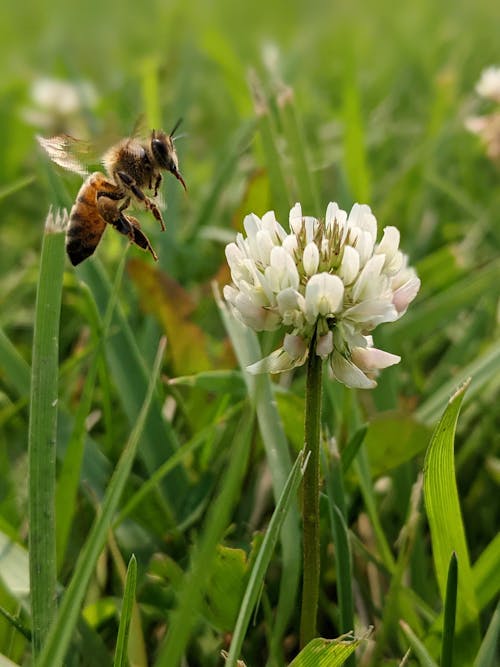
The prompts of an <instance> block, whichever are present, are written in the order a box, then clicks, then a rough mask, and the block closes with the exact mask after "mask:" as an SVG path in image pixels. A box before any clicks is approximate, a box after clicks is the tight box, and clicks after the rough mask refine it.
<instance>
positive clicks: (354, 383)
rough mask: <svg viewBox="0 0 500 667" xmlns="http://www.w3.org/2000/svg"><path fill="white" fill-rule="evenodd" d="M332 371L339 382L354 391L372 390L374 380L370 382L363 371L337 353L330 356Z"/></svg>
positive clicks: (374, 385)
mask: <svg viewBox="0 0 500 667" xmlns="http://www.w3.org/2000/svg"><path fill="white" fill-rule="evenodd" d="M332 371H333V374H334V376H335V377H336V379H337V380H338V381H339V382H342V383H343V384H345V385H347V386H348V387H353V388H354V389H373V387H376V386H377V383H376V382H375V380H370V378H368V377H367V376H366V375H365V374H364V373H363V371H361V370H360V369H359V368H358V367H357V366H355V365H354V364H353V363H352V362H351V361H349V360H348V359H346V358H345V357H343V356H342V355H341V354H339V353H338V352H334V353H333V355H332Z"/></svg>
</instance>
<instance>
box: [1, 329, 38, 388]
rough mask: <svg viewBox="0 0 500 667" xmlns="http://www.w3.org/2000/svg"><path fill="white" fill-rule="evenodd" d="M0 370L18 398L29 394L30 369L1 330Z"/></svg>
mask: <svg viewBox="0 0 500 667" xmlns="http://www.w3.org/2000/svg"><path fill="white" fill-rule="evenodd" d="M0 369H1V371H2V375H3V377H4V378H5V380H6V381H7V382H8V383H9V384H10V385H12V386H13V387H14V389H15V390H16V392H17V393H18V394H19V396H27V395H28V394H29V390H30V372H31V371H30V367H29V365H28V364H27V363H26V361H25V360H24V359H23V358H22V356H21V355H20V354H19V352H18V351H17V350H16V348H15V347H14V345H13V344H12V342H11V340H10V339H9V338H8V337H7V335H6V334H5V332H4V331H3V329H0Z"/></svg>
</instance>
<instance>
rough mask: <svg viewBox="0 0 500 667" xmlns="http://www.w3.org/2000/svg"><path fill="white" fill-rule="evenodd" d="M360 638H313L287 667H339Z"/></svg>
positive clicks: (356, 645)
mask: <svg viewBox="0 0 500 667" xmlns="http://www.w3.org/2000/svg"><path fill="white" fill-rule="evenodd" d="M361 641H362V640H361V639H351V640H350V641H346V640H345V639H343V638H342V637H339V639H321V638H317V639H313V640H312V641H310V642H309V644H307V646H306V647H305V648H304V649H302V651H301V652H300V653H299V655H298V656H297V657H296V658H295V659H294V660H292V662H291V663H290V665H289V667H340V666H341V665H344V664H345V662H346V660H347V659H348V658H349V656H350V655H352V654H353V653H354V651H355V650H356V649H357V647H358V646H359V645H360V643H361Z"/></svg>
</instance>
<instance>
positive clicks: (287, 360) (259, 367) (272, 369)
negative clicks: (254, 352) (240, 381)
mask: <svg viewBox="0 0 500 667" xmlns="http://www.w3.org/2000/svg"><path fill="white" fill-rule="evenodd" d="M306 358H307V348H306V354H305V356H304V358H294V357H291V356H290V355H289V354H288V352H287V351H286V350H285V349H284V348H283V347H280V348H279V349H278V350H275V351H274V352H271V354H270V355H269V356H268V357H264V359H261V360H260V361H257V362H255V363H254V364H251V365H250V366H247V371H248V372H249V373H252V374H254V375H256V374H257V373H283V372H284V371H290V370H292V368H295V367H296V366H302V364H303V363H304V362H305V360H306Z"/></svg>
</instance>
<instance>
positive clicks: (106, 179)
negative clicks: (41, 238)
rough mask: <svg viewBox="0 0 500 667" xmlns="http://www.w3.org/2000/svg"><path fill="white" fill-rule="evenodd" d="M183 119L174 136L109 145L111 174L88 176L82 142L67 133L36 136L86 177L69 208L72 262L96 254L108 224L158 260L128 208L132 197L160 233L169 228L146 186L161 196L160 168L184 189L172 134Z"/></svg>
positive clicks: (160, 133)
mask: <svg viewBox="0 0 500 667" xmlns="http://www.w3.org/2000/svg"><path fill="white" fill-rule="evenodd" d="M179 123H180V121H179V122H177V123H176V125H175V127H174V129H173V130H172V132H171V133H170V134H166V133H165V132H163V130H153V131H152V132H151V136H150V137H149V139H147V140H140V139H138V138H135V137H128V138H126V139H122V140H121V141H119V142H118V143H117V144H115V145H114V146H112V147H111V148H109V149H108V151H106V153H105V154H104V156H103V157H102V163H103V165H104V168H105V170H106V173H107V175H105V174H103V173H102V172H100V171H96V172H94V173H92V174H90V175H89V174H88V172H87V170H86V169H85V168H84V167H83V166H82V162H81V160H80V159H79V158H78V157H76V156H77V155H79V153H82V152H83V150H84V142H79V141H78V140H77V139H75V138H74V137H70V136H69V135H60V136H56V137H52V138H50V139H44V138H43V137H37V139H38V142H39V144H40V145H41V146H42V148H43V149H44V150H45V152H46V153H47V154H48V155H49V157H50V159H51V160H52V161H53V162H55V163H56V164H58V165H60V166H62V167H64V168H65V169H69V170H70V171H73V172H76V173H79V174H80V175H82V176H85V177H86V180H85V181H84V183H83V185H82V186H81V188H80V190H79V192H78V194H77V197H76V200H75V203H74V205H73V207H72V209H71V213H70V216H69V224H68V229H67V234H66V252H67V254H68V257H69V259H70V261H71V263H72V264H73V265H74V266H76V265H77V264H79V263H80V262H83V260H84V259H87V257H90V255H92V254H93V252H94V251H95V249H96V247H97V245H98V243H99V241H100V240H101V236H102V235H103V233H104V230H105V229H106V225H111V226H112V227H114V228H115V229H116V230H117V231H118V232H119V233H120V234H123V235H124V236H127V237H128V239H129V240H130V241H131V243H134V244H135V245H137V246H138V247H140V248H142V249H143V250H146V251H148V252H150V253H151V255H152V257H153V259H155V260H157V259H158V256H157V255H156V253H155V251H154V250H153V248H152V246H151V244H150V242H149V239H148V238H147V236H146V235H145V234H144V232H143V231H142V230H141V227H140V224H139V221H138V220H137V219H136V218H134V217H132V216H131V215H129V214H128V213H125V211H126V210H127V209H128V207H129V206H130V204H131V201H132V200H134V201H135V202H137V203H139V204H140V205H143V206H145V207H146V209H147V210H149V211H150V212H151V213H152V215H153V216H154V217H155V218H156V220H158V222H159V223H160V226H161V229H162V231H163V230H164V229H165V223H164V221H163V217H162V214H161V212H160V209H159V208H158V206H157V204H156V202H155V201H153V199H151V198H150V197H148V196H147V195H146V194H145V192H144V190H145V189H147V190H151V191H153V197H156V196H157V195H158V190H159V187H160V184H161V181H162V174H161V172H162V171H169V172H170V173H172V174H173V175H174V176H175V177H176V178H177V180H179V181H180V183H181V184H182V186H183V187H184V189H186V184H185V182H184V179H183V177H182V175H181V173H180V171H179V163H178V158H177V153H176V150H175V146H174V138H173V134H174V132H175V131H176V129H177V128H178V127H179Z"/></svg>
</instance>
